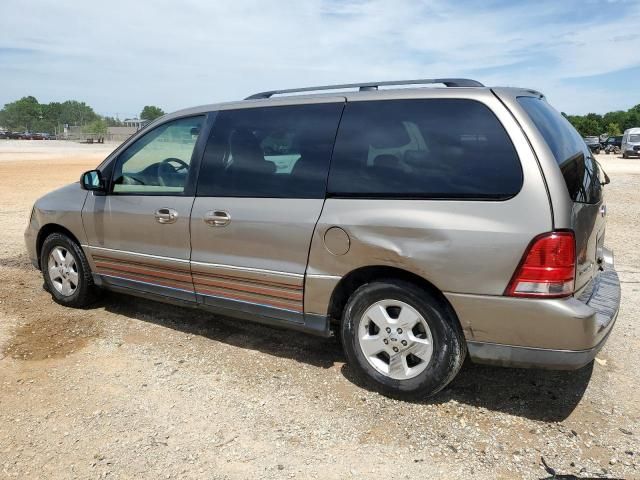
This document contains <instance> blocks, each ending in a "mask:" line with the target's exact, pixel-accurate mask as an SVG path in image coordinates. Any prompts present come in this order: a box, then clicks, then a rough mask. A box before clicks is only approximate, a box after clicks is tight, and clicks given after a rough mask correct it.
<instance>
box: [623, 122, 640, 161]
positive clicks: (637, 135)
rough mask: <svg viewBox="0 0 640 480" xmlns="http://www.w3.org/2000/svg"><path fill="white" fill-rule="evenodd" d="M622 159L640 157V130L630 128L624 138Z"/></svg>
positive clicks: (625, 132)
mask: <svg viewBox="0 0 640 480" xmlns="http://www.w3.org/2000/svg"><path fill="white" fill-rule="evenodd" d="M620 148H621V150H622V157H623V158H629V157H630V156H632V155H635V156H640V128H629V129H627V130H625V131H624V135H623V136H622V146H621V147H620Z"/></svg>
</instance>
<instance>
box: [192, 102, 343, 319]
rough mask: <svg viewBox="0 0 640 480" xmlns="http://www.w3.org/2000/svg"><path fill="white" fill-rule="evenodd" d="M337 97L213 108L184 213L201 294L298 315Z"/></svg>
mask: <svg viewBox="0 0 640 480" xmlns="http://www.w3.org/2000/svg"><path fill="white" fill-rule="evenodd" d="M343 106H344V99H343V98H342V97H339V98H329V99H326V100H324V101H321V102H319V103H314V104H305V105H290V106H273V107H263V108H244V109H239V110H229V111H221V112H219V113H218V114H217V117H216V121H215V124H214V127H213V131H212V134H211V135H210V137H209V139H208V142H207V146H206V149H205V153H204V157H203V164H202V168H201V171H200V177H199V180H198V188H197V194H196V199H195V202H194V206H193V211H192V214H191V245H192V254H191V269H192V275H193V282H194V286H195V292H196V294H197V295H198V299H199V301H201V302H203V303H205V304H209V305H215V306H217V307H219V308H227V309H232V310H240V311H243V312H245V313H249V314H257V315H262V316H265V317H271V318H276V319H280V320H285V321H289V322H295V323H302V322H303V321H304V317H303V311H304V306H303V295H304V276H305V271H306V267H307V260H308V254H309V245H310V242H311V237H312V234H313V231H314V228H315V225H316V222H317V221H318V218H319V216H320V212H321V210H322V205H323V203H324V198H325V191H326V179H327V174H328V170H329V162H330V157H331V151H332V148H333V141H334V138H335V134H336V130H337V128H338V123H339V119H340V115H341V113H342V109H343Z"/></svg>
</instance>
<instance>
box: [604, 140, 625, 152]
mask: <svg viewBox="0 0 640 480" xmlns="http://www.w3.org/2000/svg"><path fill="white" fill-rule="evenodd" d="M621 147H622V135H616V136H613V137H609V138H607V139H606V140H605V141H604V144H603V149H604V152H605V153H607V154H609V153H620V151H621Z"/></svg>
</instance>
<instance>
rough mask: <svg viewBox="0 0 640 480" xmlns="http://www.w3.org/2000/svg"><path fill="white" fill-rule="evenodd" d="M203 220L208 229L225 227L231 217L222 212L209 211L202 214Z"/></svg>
mask: <svg viewBox="0 0 640 480" xmlns="http://www.w3.org/2000/svg"><path fill="white" fill-rule="evenodd" d="M203 220H204V223H206V224H207V225H209V226H210V227H225V226H227V225H229V222H231V215H229V214H228V213H227V212H224V211H222V210H210V211H208V212H207V213H205V214H204V218H203Z"/></svg>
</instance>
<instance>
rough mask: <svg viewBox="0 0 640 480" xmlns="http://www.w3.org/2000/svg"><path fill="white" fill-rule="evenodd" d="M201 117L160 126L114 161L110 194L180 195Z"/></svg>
mask: <svg viewBox="0 0 640 480" xmlns="http://www.w3.org/2000/svg"><path fill="white" fill-rule="evenodd" d="M203 120H204V116H198V117H188V118H180V119H178V120H173V121H170V122H167V123H164V124H162V125H160V126H158V127H156V128H155V129H153V130H151V131H150V132H149V133H147V134H145V135H144V136H143V137H141V138H139V139H138V140H136V141H135V143H133V144H132V145H130V146H129V147H128V148H127V149H126V150H125V151H123V152H122V153H121V154H120V156H119V157H118V159H117V161H116V165H115V171H114V175H113V192H114V193H120V194H127V193H132V194H145V193H167V194H181V193H182V192H184V188H185V186H186V184H187V178H188V176H189V167H190V164H191V156H192V155H193V149H194V147H195V144H196V140H197V139H198V135H200V127H201V126H202V123H203Z"/></svg>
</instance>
